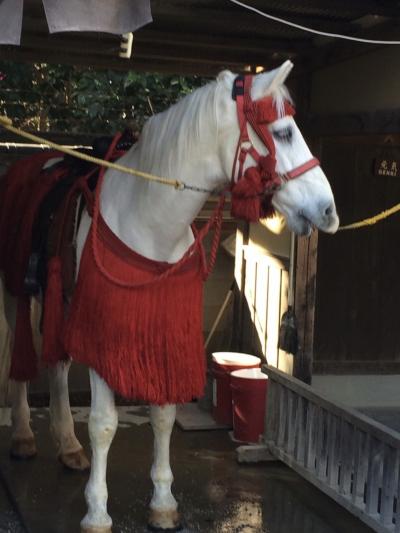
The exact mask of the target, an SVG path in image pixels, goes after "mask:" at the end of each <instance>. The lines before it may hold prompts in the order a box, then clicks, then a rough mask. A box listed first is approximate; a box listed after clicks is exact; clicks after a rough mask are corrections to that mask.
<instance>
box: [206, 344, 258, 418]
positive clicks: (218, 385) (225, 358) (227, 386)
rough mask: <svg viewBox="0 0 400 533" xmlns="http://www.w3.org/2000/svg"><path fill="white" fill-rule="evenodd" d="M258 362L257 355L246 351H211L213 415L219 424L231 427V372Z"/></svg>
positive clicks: (250, 366) (256, 364) (255, 366)
mask: <svg viewBox="0 0 400 533" xmlns="http://www.w3.org/2000/svg"><path fill="white" fill-rule="evenodd" d="M260 364H261V360H260V359H259V357H255V356H254V355H250V354H247V353H238V352H214V353H213V365H212V372H213V417H214V418H215V420H216V421H217V422H218V423H219V424H223V425H224V426H229V427H232V391H231V380H230V374H231V372H233V371H234V370H240V369H242V368H257V367H259V366H260Z"/></svg>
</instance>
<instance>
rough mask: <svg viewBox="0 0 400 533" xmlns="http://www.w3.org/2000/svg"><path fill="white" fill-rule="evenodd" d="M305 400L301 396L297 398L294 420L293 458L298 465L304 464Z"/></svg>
mask: <svg viewBox="0 0 400 533" xmlns="http://www.w3.org/2000/svg"><path fill="white" fill-rule="evenodd" d="M306 403H307V402H306V400H304V398H302V397H301V396H297V409H296V419H295V449H294V456H295V458H296V461H297V462H298V463H300V464H303V463H304V447H305V434H306V427H305V410H306V408H307V406H306Z"/></svg>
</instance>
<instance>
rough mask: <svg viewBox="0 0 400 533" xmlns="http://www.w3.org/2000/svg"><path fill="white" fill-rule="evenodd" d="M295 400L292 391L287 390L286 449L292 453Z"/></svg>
mask: <svg viewBox="0 0 400 533" xmlns="http://www.w3.org/2000/svg"><path fill="white" fill-rule="evenodd" d="M296 409H297V402H296V398H295V395H294V393H293V392H292V391H288V416H287V445H286V451H287V452H288V453H290V455H293V453H294V446H295V437H296V433H295V423H296Z"/></svg>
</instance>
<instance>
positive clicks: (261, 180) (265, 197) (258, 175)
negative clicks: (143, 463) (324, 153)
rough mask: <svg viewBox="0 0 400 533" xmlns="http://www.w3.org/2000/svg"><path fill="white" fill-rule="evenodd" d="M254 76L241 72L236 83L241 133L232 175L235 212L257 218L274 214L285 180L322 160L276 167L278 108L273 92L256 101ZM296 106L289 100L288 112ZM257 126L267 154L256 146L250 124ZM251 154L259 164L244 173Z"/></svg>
mask: <svg viewBox="0 0 400 533" xmlns="http://www.w3.org/2000/svg"><path fill="white" fill-rule="evenodd" d="M252 80H253V76H251V75H248V76H238V77H237V78H236V79H235V81H234V84H233V90H232V98H233V99H234V100H236V109H237V116H238V120H239V128H240V135H239V140H238V144H237V148H236V153H235V158H234V160H233V167H232V176H231V193H232V208H231V210H232V215H233V216H234V217H236V218H244V219H246V220H249V221H251V222H255V221H257V220H259V219H260V218H264V217H265V216H268V215H270V214H272V212H273V208H272V206H271V199H272V195H273V194H274V192H275V191H276V190H278V189H279V188H280V187H281V186H282V184H283V183H285V182H287V181H289V180H292V179H295V178H298V177H299V176H301V175H302V174H304V173H305V172H307V171H308V170H310V169H311V168H314V167H316V166H318V165H319V164H320V163H319V161H318V159H317V158H315V157H313V158H312V159H310V160H309V161H306V162H305V163H303V164H301V165H299V166H297V167H295V168H293V169H292V170H290V171H289V172H286V173H285V174H278V172H277V171H276V158H275V154H276V149H275V143H274V140H273V137H272V135H271V132H270V131H269V129H268V124H271V123H272V122H275V121H276V120H278V118H281V117H279V116H278V112H277V110H276V105H275V103H274V101H273V97H272V96H267V97H265V98H262V99H260V100H256V101H253V100H252V98H251V85H252ZM294 114H295V110H294V108H293V106H292V105H291V104H290V103H289V102H288V101H285V103H284V115H283V116H287V115H294ZM248 124H250V126H251V127H252V128H253V130H254V131H255V133H256V134H257V135H258V137H259V138H260V140H261V141H262V143H263V144H264V146H265V147H266V148H267V150H268V154H267V155H265V156H264V155H261V154H259V153H258V152H257V150H256V149H255V147H254V146H253V144H252V142H251V140H250V137H249V132H248V129H247V125H248ZM248 155H250V156H251V157H252V159H253V160H254V161H255V162H256V165H254V166H252V167H249V168H247V169H246V170H245V172H244V173H243V168H244V163H245V161H246V158H247V156H248Z"/></svg>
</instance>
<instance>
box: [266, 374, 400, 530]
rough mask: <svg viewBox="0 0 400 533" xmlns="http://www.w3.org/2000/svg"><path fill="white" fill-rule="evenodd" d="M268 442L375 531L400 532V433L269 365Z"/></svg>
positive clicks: (283, 458) (272, 448)
mask: <svg viewBox="0 0 400 533" xmlns="http://www.w3.org/2000/svg"><path fill="white" fill-rule="evenodd" d="M263 370H264V372H265V373H266V374H268V377H269V385H268V398H267V415H266V424H265V435H264V438H265V443H266V444H267V446H268V448H269V450H270V451H271V452H272V453H273V455H275V456H276V457H278V458H279V459H281V460H282V461H283V462H285V463H286V464H287V465H289V466H290V467H291V468H293V469H294V470H296V471H297V472H298V473H299V474H300V475H302V476H303V477H304V478H305V479H307V480H308V481H310V482H311V483H313V484H314V485H315V486H317V487H318V488H319V489H320V490H322V491H323V492H325V493H326V494H327V495H329V496H330V497H332V498H333V499H334V500H336V501H337V502H338V503H339V504H340V505H342V506H343V507H345V508H346V509H347V510H348V511H350V512H351V513H353V514H354V515H356V516H357V517H358V518H360V519H361V520H363V521H364V522H365V523H366V524H367V525H368V526H369V527H371V528H372V529H373V530H374V531H378V532H382V533H383V532H385V533H388V532H391V533H399V532H400V505H398V503H397V502H398V495H399V493H400V477H399V458H400V433H397V432H396V431H393V430H391V429H390V428H388V427H386V426H384V425H382V424H380V423H378V422H376V421H374V420H372V419H371V418H369V417H367V416H365V415H363V414H362V413H360V412H358V411H356V410H355V409H351V408H347V407H344V406H340V405H338V404H336V403H333V402H331V401H330V400H328V399H327V398H326V397H325V396H323V395H322V394H320V393H316V392H315V391H314V390H313V388H312V387H310V386H308V385H306V384H304V383H303V382H301V381H299V380H297V379H295V378H293V377H292V376H289V375H287V374H284V373H283V372H280V371H279V370H277V369H275V368H272V367H270V366H267V365H265V366H264V368H263Z"/></svg>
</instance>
